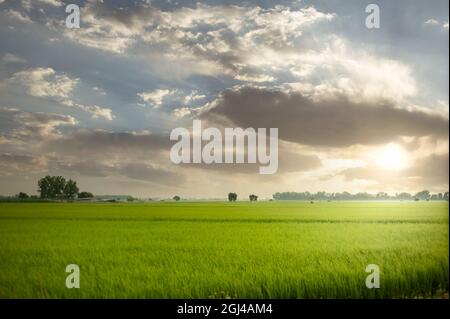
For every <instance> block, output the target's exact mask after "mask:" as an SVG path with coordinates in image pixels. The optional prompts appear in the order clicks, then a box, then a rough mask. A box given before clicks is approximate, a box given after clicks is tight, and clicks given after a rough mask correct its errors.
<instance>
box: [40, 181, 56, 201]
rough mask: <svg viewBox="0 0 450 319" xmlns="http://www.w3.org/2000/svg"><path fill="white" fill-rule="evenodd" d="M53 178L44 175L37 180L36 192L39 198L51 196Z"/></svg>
mask: <svg viewBox="0 0 450 319" xmlns="http://www.w3.org/2000/svg"><path fill="white" fill-rule="evenodd" d="M52 184H53V178H52V177H51V176H45V177H43V178H41V179H40V180H39V181H38V187H39V189H38V192H39V193H40V195H41V198H51V195H52V194H51V192H52Z"/></svg>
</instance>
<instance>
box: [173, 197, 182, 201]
mask: <svg viewBox="0 0 450 319" xmlns="http://www.w3.org/2000/svg"><path fill="white" fill-rule="evenodd" d="M180 199H181V198H180V196H178V195H175V196H174V197H173V200H174V201H176V202H178V201H179V200H180Z"/></svg>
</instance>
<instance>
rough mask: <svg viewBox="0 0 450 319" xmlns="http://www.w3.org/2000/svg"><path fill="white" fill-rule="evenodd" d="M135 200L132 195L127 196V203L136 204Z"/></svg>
mask: <svg viewBox="0 0 450 319" xmlns="http://www.w3.org/2000/svg"><path fill="white" fill-rule="evenodd" d="M134 201H135V198H134V197H133V196H131V195H129V196H127V202H134Z"/></svg>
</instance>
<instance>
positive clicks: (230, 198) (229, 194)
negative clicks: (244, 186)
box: [228, 193, 237, 202]
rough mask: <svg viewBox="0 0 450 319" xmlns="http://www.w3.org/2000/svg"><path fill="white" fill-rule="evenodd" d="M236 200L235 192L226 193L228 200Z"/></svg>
mask: <svg viewBox="0 0 450 319" xmlns="http://www.w3.org/2000/svg"><path fill="white" fill-rule="evenodd" d="M236 200H237V194H236V193H228V201H230V202H235V201H236Z"/></svg>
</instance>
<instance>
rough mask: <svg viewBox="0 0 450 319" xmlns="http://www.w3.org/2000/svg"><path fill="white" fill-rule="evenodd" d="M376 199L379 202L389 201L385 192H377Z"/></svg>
mask: <svg viewBox="0 0 450 319" xmlns="http://www.w3.org/2000/svg"><path fill="white" fill-rule="evenodd" d="M376 198H377V199H381V200H384V199H389V194H388V193H385V192H379V193H377V195H376Z"/></svg>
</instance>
